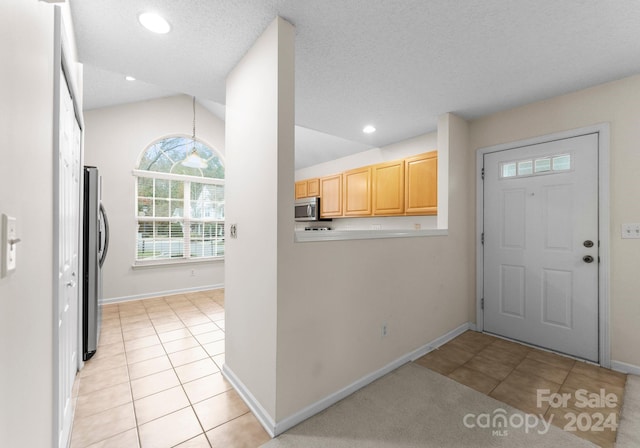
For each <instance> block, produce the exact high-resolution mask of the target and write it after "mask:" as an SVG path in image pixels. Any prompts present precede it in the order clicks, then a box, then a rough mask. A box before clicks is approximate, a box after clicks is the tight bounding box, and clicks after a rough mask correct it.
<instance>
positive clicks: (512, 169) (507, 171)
mask: <svg viewBox="0 0 640 448" xmlns="http://www.w3.org/2000/svg"><path fill="white" fill-rule="evenodd" d="M516 173H517V172H516V164H515V163H504V164H503V165H502V177H513V176H515V175H516Z"/></svg>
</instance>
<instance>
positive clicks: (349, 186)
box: [343, 167, 371, 216]
mask: <svg viewBox="0 0 640 448" xmlns="http://www.w3.org/2000/svg"><path fill="white" fill-rule="evenodd" d="M343 176H344V179H343V185H344V186H343V189H344V192H343V198H344V199H343V200H344V210H343V212H344V216H370V215H371V167H364V168H357V169H354V170H349V171H345V172H344V173H343Z"/></svg>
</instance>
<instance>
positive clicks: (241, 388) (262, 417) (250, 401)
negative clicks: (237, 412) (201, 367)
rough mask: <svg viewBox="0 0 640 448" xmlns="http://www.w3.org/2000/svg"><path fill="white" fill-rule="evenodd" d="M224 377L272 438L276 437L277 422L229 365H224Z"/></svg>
mask: <svg viewBox="0 0 640 448" xmlns="http://www.w3.org/2000/svg"><path fill="white" fill-rule="evenodd" d="M222 375H223V376H224V377H225V378H226V379H227V381H229V382H230V383H231V385H232V386H233V388H234V389H235V390H236V392H238V395H240V397H241V398H242V399H243V400H244V402H245V403H246V404H247V406H249V409H251V412H253V415H255V417H256V418H257V419H258V421H259V422H260V424H261V425H262V427H263V428H264V429H265V431H267V433H268V434H269V435H270V436H271V437H275V433H274V430H275V427H276V424H275V422H274V421H273V419H272V418H271V416H270V415H269V413H268V412H267V411H266V410H265V409H264V408H263V407H262V405H261V404H260V402H259V401H258V400H256V398H255V397H254V396H253V394H252V393H251V392H249V389H247V387H246V386H245V385H244V383H243V382H242V381H240V379H239V378H238V377H237V376H236V374H235V373H233V371H232V370H231V369H230V368H229V366H228V365H227V364H223V365H222Z"/></svg>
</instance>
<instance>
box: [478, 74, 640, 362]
mask: <svg viewBox="0 0 640 448" xmlns="http://www.w3.org/2000/svg"><path fill="white" fill-rule="evenodd" d="M604 122H607V123H610V130H611V142H610V177H611V187H610V188H611V192H610V213H611V221H610V228H611V234H610V238H611V291H610V292H611V322H610V327H611V343H612V347H611V359H612V360H613V361H619V362H624V363H627V364H632V365H635V366H640V350H638V347H639V346H640V326H639V325H638V323H639V322H640V300H638V291H640V276H638V272H640V257H639V256H638V254H640V240H622V239H621V238H620V226H621V224H622V223H629V222H640V200H639V198H640V182H639V181H638V173H640V76H634V77H630V78H626V79H623V80H620V81H616V82H612V83H608V84H603V85H600V86H597V87H593V88H590V89H586V90H581V91H579V92H575V93H572V94H569V95H563V96H559V97H556V98H552V99H549V100H546V101H540V102H537V103H533V104H530V105H527V106H523V107H520V108H517V109H512V110H509V111H505V112H501V113H497V114H493V115H491V116H488V117H484V118H481V119H478V120H475V121H473V122H472V123H471V125H470V143H471V145H470V152H469V154H468V157H469V159H470V160H474V159H475V150H476V149H478V148H482V147H487V146H492V145H496V144H500V143H507V142H511V141H516V140H521V139H525V138H530V137H536V136H541V135H545V134H550V133H554V132H559V131H566V130H570V129H575V128H580V127H584V126H588V125H593V124H597V123H604ZM468 176H469V178H470V179H475V171H474V169H473V166H471V167H470V170H469V172H468ZM471 188H472V194H473V193H474V190H473V189H474V188H475V183H472V184H471ZM472 216H475V215H472ZM474 300H475V299H474ZM469 312H470V316H472V318H473V316H475V303H474V302H473V300H472V302H470V304H469Z"/></svg>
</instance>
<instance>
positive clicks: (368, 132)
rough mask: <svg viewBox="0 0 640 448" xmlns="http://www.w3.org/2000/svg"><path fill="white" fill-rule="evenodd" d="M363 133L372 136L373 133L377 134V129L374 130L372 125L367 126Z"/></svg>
mask: <svg viewBox="0 0 640 448" xmlns="http://www.w3.org/2000/svg"><path fill="white" fill-rule="evenodd" d="M362 132H364V133H365V134H371V133H372V132H376V128H374V127H373V126H371V125H367V126H365V127H364V129H363V130H362Z"/></svg>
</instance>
